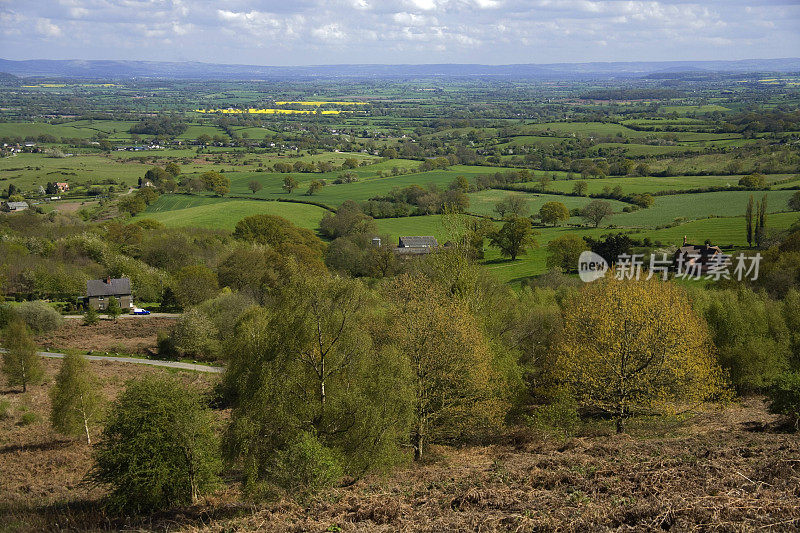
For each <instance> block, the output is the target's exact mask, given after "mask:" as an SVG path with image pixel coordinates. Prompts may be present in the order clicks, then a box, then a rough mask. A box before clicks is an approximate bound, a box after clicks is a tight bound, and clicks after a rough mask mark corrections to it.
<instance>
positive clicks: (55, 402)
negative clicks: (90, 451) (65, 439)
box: [50, 354, 102, 445]
mask: <svg viewBox="0 0 800 533" xmlns="http://www.w3.org/2000/svg"><path fill="white" fill-rule="evenodd" d="M50 402H51V410H50V423H51V424H52V426H53V429H55V430H56V431H58V432H59V433H63V434H64V435H70V436H77V435H80V434H81V433H83V434H84V435H85V436H86V443H87V444H89V445H91V444H92V437H91V434H90V432H89V431H90V428H92V427H94V426H95V425H96V424H98V423H99V421H100V416H101V414H102V398H101V397H100V394H99V387H98V382H97V378H96V376H95V375H94V373H93V372H92V370H91V368H89V362H88V361H87V360H86V358H85V357H84V356H82V355H78V354H67V355H66V356H64V359H63V360H62V361H61V369H60V370H59V372H58V374H57V375H56V381H55V384H54V385H53V388H52V389H50Z"/></svg>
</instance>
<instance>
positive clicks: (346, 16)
mask: <svg viewBox="0 0 800 533" xmlns="http://www.w3.org/2000/svg"><path fill="white" fill-rule="evenodd" d="M797 56H800V0H765V1H761V2H757V1H752V0H750V1H744V0H706V1H694V2H688V1H680V0H663V1H660V0H655V1H636V0H633V1H617V0H608V1H606V0H528V1H525V0H329V1H323V0H283V1H275V0H0V57H2V58H4V59H82V60H89V59H129V60H153V61H202V62H206V63H229V64H253V65H322V64H363V63H383V64H398V63H417V64H418V63H483V64H513V63H558V62H571V63H576V62H577V63H579V62H590V61H665V60H667V61H668V60H725V59H756V58H758V59H765V58H783V57H797Z"/></svg>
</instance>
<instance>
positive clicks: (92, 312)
mask: <svg viewBox="0 0 800 533" xmlns="http://www.w3.org/2000/svg"><path fill="white" fill-rule="evenodd" d="M99 321H100V315H99V314H98V313H97V309H95V308H94V306H93V305H91V304H87V305H86V312H85V313H84V314H83V325H84V326H92V325H94V324H97V323H98V322H99Z"/></svg>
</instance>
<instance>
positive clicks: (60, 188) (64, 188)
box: [56, 181, 69, 192]
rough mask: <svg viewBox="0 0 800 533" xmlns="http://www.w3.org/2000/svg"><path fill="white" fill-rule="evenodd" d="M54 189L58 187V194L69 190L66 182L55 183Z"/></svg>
mask: <svg viewBox="0 0 800 533" xmlns="http://www.w3.org/2000/svg"><path fill="white" fill-rule="evenodd" d="M56 187H58V192H67V191H68V190H69V183H67V182H66V181H59V182H56Z"/></svg>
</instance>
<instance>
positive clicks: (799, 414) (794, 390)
mask: <svg viewBox="0 0 800 533" xmlns="http://www.w3.org/2000/svg"><path fill="white" fill-rule="evenodd" d="M768 397H769V402H770V403H769V411H770V412H771V413H775V414H778V415H784V416H786V417H787V418H788V419H789V421H791V422H792V424H793V425H794V429H795V431H797V430H798V429H800V372H786V373H783V374H781V375H779V376H778V377H777V378H776V379H775V381H773V383H772V386H770V388H769V390H768Z"/></svg>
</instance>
